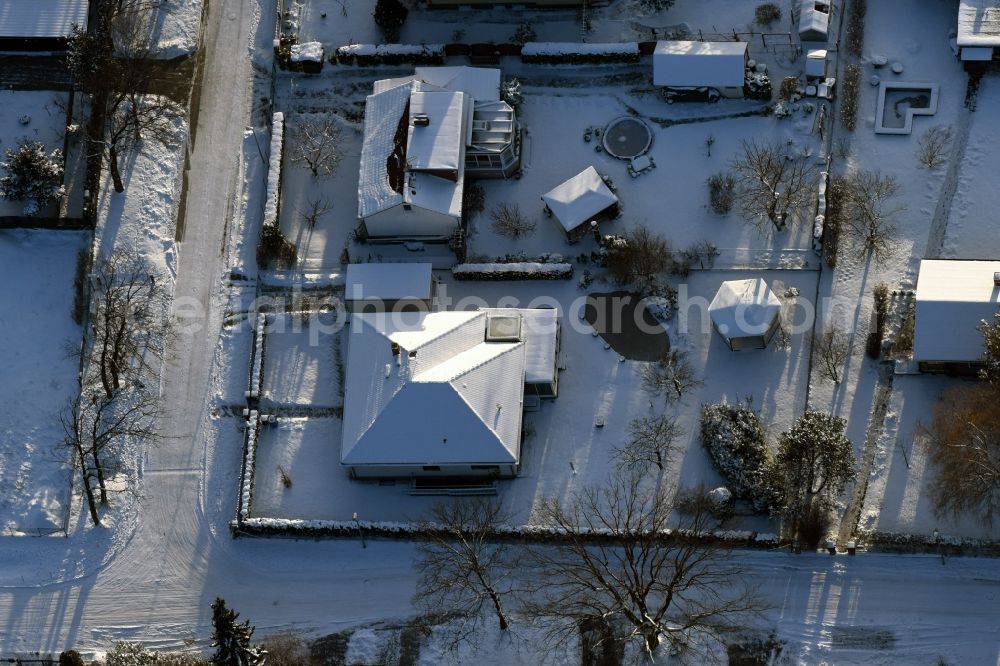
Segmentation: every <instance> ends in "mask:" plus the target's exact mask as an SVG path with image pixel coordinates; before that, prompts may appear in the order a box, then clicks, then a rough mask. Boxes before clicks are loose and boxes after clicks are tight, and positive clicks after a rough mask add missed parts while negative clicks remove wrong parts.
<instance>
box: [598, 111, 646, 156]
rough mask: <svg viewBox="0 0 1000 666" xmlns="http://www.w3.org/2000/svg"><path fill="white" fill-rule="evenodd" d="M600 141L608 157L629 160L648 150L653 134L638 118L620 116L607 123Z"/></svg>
mask: <svg viewBox="0 0 1000 666" xmlns="http://www.w3.org/2000/svg"><path fill="white" fill-rule="evenodd" d="M601 141H602V142H603V143H604V150H606V151H607V152H608V154H609V155H612V156H614V157H617V158H619V159H623V160H630V159H632V158H635V157H639V156H640V155H642V154H643V153H645V152H646V151H647V150H649V145H650V144H651V143H653V132H652V131H651V130H650V129H649V126H648V125H647V124H646V123H644V122H642V121H641V120H639V119H638V118H633V117H631V116H622V117H621V118H616V119H615V120H612V121H611V122H610V123H608V126H607V127H605V128H604V135H603V136H602V137H601Z"/></svg>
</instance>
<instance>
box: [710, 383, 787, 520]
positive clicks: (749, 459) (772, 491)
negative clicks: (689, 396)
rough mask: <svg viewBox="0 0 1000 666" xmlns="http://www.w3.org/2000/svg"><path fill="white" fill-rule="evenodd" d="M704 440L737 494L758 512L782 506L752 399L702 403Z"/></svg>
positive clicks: (716, 466)
mask: <svg viewBox="0 0 1000 666" xmlns="http://www.w3.org/2000/svg"><path fill="white" fill-rule="evenodd" d="M701 443H702V446H704V447H705V450H706V451H707V452H708V455H709V457H710V458H711V459H712V463H713V464H714V465H715V468H716V469H717V470H718V471H719V473H720V474H721V475H722V476H723V478H725V479H726V481H727V482H728V484H729V488H730V490H731V491H732V493H733V494H734V495H735V496H736V497H738V498H740V499H743V500H747V501H748V502H750V503H751V504H752V505H753V507H754V509H756V510H758V511H766V510H768V509H770V508H771V507H773V506H777V505H778V499H779V497H778V494H779V491H778V490H777V484H776V483H775V482H774V470H773V467H772V465H771V458H770V454H769V452H768V449H767V439H766V436H765V434H764V428H763V427H762V426H761V424H760V420H759V419H758V417H757V412H756V411H754V409H753V406H752V405H751V403H750V401H749V400H748V401H746V402H741V403H737V404H735V405H730V404H728V403H725V402H720V403H712V404H706V405H702V408H701Z"/></svg>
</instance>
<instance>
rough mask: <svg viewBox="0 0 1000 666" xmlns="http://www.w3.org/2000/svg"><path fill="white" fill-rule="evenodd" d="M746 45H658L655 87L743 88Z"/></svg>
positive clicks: (683, 42)
mask: <svg viewBox="0 0 1000 666" xmlns="http://www.w3.org/2000/svg"><path fill="white" fill-rule="evenodd" d="M746 52H747V44H746V42H690V41H661V42H656V49H655V50H654V51H653V83H654V84H655V85H658V86H671V87H676V88H697V87H702V86H706V87H715V88H739V87H742V86H743V80H744V76H745V73H744V69H745V62H746Z"/></svg>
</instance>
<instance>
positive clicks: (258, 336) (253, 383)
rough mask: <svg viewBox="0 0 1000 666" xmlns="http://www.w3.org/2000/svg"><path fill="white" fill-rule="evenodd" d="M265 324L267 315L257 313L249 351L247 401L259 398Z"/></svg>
mask: <svg viewBox="0 0 1000 666" xmlns="http://www.w3.org/2000/svg"><path fill="white" fill-rule="evenodd" d="M266 325H267V315H266V314H263V313H261V314H258V315H257V321H256V323H255V326H254V337H253V349H252V350H251V352H250V386H249V388H248V389H247V394H246V398H247V401H248V402H250V401H253V400H257V399H258V398H260V384H261V377H262V376H263V370H264V335H265V334H264V328H265V327H266Z"/></svg>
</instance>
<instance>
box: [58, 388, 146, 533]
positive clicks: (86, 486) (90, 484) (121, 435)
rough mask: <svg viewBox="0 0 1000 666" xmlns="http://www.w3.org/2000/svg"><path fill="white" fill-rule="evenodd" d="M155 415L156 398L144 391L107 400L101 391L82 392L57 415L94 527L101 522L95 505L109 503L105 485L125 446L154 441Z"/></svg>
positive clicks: (115, 468) (120, 461) (121, 394)
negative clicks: (59, 418)
mask: <svg viewBox="0 0 1000 666" xmlns="http://www.w3.org/2000/svg"><path fill="white" fill-rule="evenodd" d="M157 413H158V404H157V396H155V395H151V394H150V393H148V392H147V391H145V390H143V389H138V390H134V391H122V392H118V393H116V394H115V395H114V396H110V397H109V396H108V395H106V394H105V393H104V392H102V391H100V390H93V391H87V390H85V391H84V392H83V393H82V394H81V396H80V397H78V398H76V399H74V400H73V401H71V403H70V405H69V407H68V408H67V409H66V411H65V412H64V413H63V415H62V416H61V421H62V426H63V435H64V439H63V441H64V443H65V445H66V446H67V447H68V448H69V452H70V454H71V456H72V458H73V466H74V467H75V468H76V469H77V471H79V473H80V483H81V485H82V488H83V492H84V497H85V499H86V501H87V506H88V509H89V511H90V517H91V520H93V521H94V524H95V525H99V524H100V523H101V519H100V514H99V513H98V509H97V501H98V499H99V501H100V503H101V504H102V505H104V506H106V505H107V504H108V503H109V502H110V498H109V496H108V484H107V480H108V477H109V476H112V475H114V474H115V473H117V471H118V469H119V468H120V466H121V464H122V460H121V454H122V451H123V449H124V447H125V446H126V445H127V444H129V443H135V444H140V443H146V442H150V441H153V440H154V439H155V436H156V433H155V430H154V424H155V419H156V416H157Z"/></svg>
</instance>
